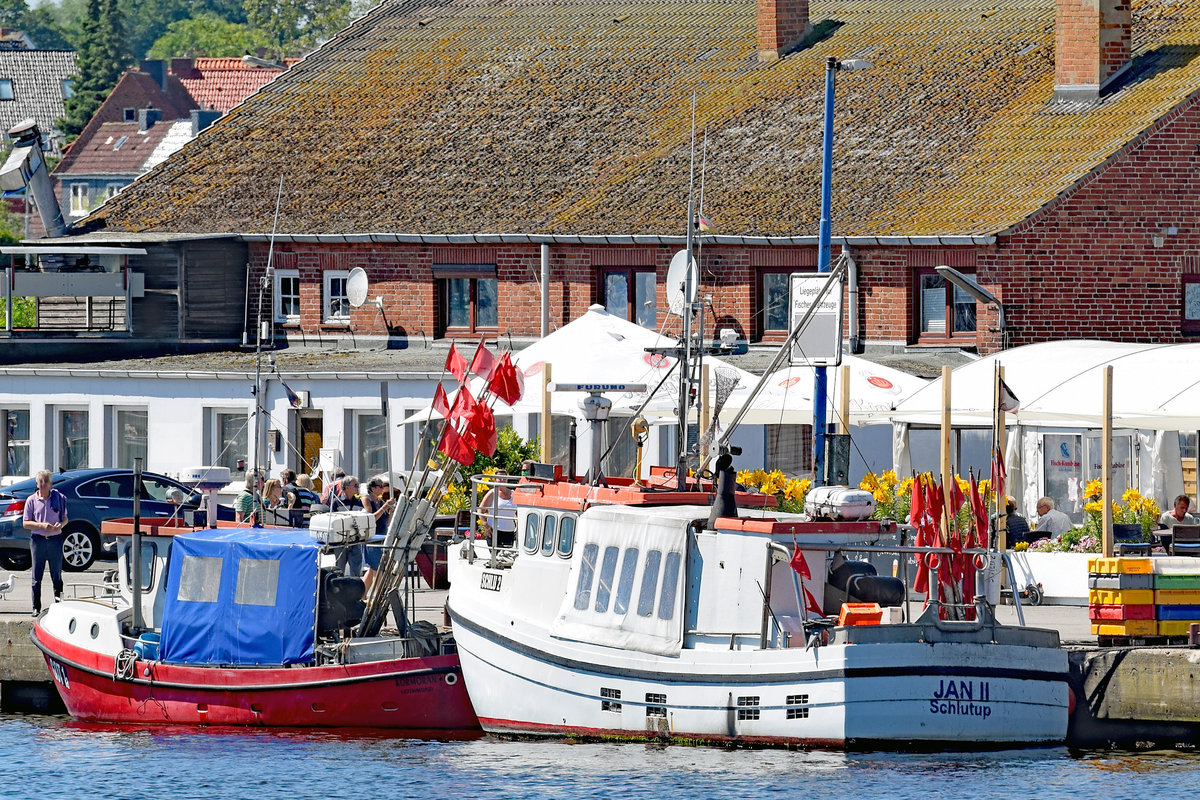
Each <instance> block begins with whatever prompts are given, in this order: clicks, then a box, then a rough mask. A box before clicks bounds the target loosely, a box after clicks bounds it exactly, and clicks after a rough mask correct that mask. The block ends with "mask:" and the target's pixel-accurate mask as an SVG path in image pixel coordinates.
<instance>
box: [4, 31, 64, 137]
mask: <svg viewBox="0 0 1200 800" xmlns="http://www.w3.org/2000/svg"><path fill="white" fill-rule="evenodd" d="M75 72H76V67H75V51H74V50H25V49H20V48H13V49H0V80H10V81H12V94H13V99H12V100H0V126H3V130H4V132H6V133H7V132H8V130H9V129H11V128H12V127H13V126H14V125H16V124H17V123H18V122H21V121H22V120H25V119H29V118H33V119H34V120H36V121H37V123H38V126H39V127H40V128H41V129H42V132H43V133H46V134H49V133H50V132H51V131H55V130H57V128H58V121H59V120H60V119H62V117H63V114H64V108H63V100H64V97H63V82H64V81H66V80H68V79H69V78H71V77H72V76H73V75H74V74H75Z"/></svg>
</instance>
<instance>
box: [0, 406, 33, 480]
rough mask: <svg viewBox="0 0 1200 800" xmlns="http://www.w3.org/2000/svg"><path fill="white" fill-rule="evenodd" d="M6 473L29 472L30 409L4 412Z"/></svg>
mask: <svg viewBox="0 0 1200 800" xmlns="http://www.w3.org/2000/svg"><path fill="white" fill-rule="evenodd" d="M4 417H5V426H4V451H5V458H4V474H5V475H28V474H29V409H9V410H7V411H5V412H4Z"/></svg>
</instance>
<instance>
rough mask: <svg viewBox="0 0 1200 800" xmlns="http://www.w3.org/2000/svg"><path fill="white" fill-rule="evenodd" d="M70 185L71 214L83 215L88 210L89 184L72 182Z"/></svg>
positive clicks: (75, 215)
mask: <svg viewBox="0 0 1200 800" xmlns="http://www.w3.org/2000/svg"><path fill="white" fill-rule="evenodd" d="M70 186H71V216H74V217H78V216H82V215H84V214H86V213H87V212H88V185H87V184H86V183H72V184H71V185H70Z"/></svg>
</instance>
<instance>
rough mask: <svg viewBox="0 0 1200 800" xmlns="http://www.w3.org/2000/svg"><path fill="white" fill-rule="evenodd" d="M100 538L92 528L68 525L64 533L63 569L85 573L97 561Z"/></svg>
mask: <svg viewBox="0 0 1200 800" xmlns="http://www.w3.org/2000/svg"><path fill="white" fill-rule="evenodd" d="M99 550H100V537H98V536H97V535H96V532H95V531H93V530H92V529H91V528H90V527H86V526H82V525H77V526H72V525H68V526H67V528H66V531H65V532H64V533H63V569H65V570H67V571H68V572H83V571H84V570H85V569H87V568H88V567H90V566H91V565H92V562H93V561H95V560H96V553H97V552H99Z"/></svg>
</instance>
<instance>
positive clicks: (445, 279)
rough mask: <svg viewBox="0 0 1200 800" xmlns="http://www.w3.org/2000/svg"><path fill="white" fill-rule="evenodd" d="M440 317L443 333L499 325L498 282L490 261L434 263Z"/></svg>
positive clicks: (472, 330) (479, 329) (460, 332)
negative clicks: (478, 262)
mask: <svg viewBox="0 0 1200 800" xmlns="http://www.w3.org/2000/svg"><path fill="white" fill-rule="evenodd" d="M433 276H434V278H435V279H436V280H437V289H438V321H439V326H440V328H441V330H442V332H443V333H449V334H462V333H474V332H476V331H481V330H495V329H496V328H498V327H499V325H500V306H499V302H498V292H499V282H498V281H497V279H496V267H495V265H490V264H435V265H434V267H433Z"/></svg>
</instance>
